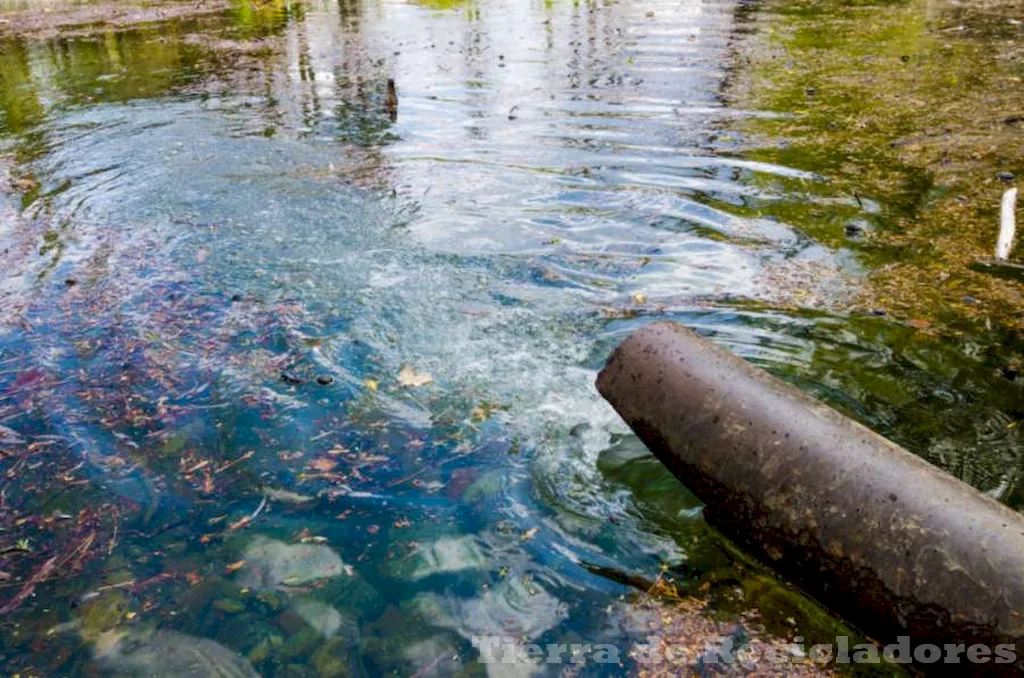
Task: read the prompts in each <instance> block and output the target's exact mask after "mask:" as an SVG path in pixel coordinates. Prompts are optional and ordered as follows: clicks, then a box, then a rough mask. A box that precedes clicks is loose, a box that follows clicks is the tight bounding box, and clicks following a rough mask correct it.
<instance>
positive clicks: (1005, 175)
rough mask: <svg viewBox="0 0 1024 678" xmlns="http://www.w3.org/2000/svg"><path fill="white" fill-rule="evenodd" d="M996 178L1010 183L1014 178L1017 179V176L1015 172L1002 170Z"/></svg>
mask: <svg viewBox="0 0 1024 678" xmlns="http://www.w3.org/2000/svg"><path fill="white" fill-rule="evenodd" d="M996 178H998V179H999V181H1002V182H1003V183H1004V184H1008V183H1010V182H1011V181H1013V180H1014V179H1016V177H1015V176H1014V175H1013V172H1000V173H999V174H997V175H996Z"/></svg>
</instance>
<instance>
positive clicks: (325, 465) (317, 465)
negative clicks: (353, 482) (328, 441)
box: [308, 457, 338, 473]
mask: <svg viewBox="0 0 1024 678" xmlns="http://www.w3.org/2000/svg"><path fill="white" fill-rule="evenodd" d="M308 466H309V468H311V469H313V470H314V471H318V472H320V473H330V472H331V471H333V470H334V469H335V468H336V467H337V466H338V462H336V461H334V460H333V459H328V458H327V457H320V458H319V459H314V460H313V461H311V462H309V464H308Z"/></svg>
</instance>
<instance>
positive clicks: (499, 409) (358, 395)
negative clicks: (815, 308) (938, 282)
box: [0, 0, 1019, 676]
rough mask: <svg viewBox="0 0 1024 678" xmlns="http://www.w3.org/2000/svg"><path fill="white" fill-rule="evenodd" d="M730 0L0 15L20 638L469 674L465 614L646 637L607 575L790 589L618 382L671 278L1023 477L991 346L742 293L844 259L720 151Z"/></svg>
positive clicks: (79, 650) (721, 314)
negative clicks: (101, 17) (143, 21)
mask: <svg viewBox="0 0 1024 678" xmlns="http://www.w3.org/2000/svg"><path fill="white" fill-rule="evenodd" d="M736 12H737V9H736V8H735V7H734V6H733V4H732V3H730V2H727V1H725V0H704V1H695V2H690V3H686V4H683V5H678V4H674V3H667V2H659V1H655V2H650V3H646V4H643V5H633V4H626V3H618V2H611V1H609V2H591V3H572V4H570V3H557V2H555V3H543V4H537V3H534V4H526V5H524V4H521V3H504V2H502V1H501V0H493V1H490V2H473V1H470V2H462V3H447V2H444V3H433V2H431V3H420V4H412V3H400V2H350V1H344V0H343V1H340V2H324V1H321V2H308V3H301V4H300V3H290V2H271V3H261V4H260V5H251V4H250V3H247V2H239V3H236V4H234V5H233V7H232V9H231V10H230V11H227V12H225V13H223V14H222V15H217V16H215V17H209V16H207V17H202V18H194V17H193V18H179V19H176V20H174V21H171V22H167V23H162V24H158V25H153V26H147V27H145V28H133V29H130V30H113V29H112V30H105V31H98V32H90V33H88V34H83V35H80V36H77V37H74V36H73V37H65V38H61V39H56V40H37V39H32V38H22V39H10V38H8V39H5V40H4V43H3V51H2V57H0V68H2V73H0V77H2V78H3V83H2V87H0V100H2V109H0V110H2V116H0V132H2V144H3V148H4V150H5V153H6V155H7V156H9V161H7V162H5V165H4V168H5V171H7V172H8V174H9V175H10V177H9V181H10V182H13V183H14V184H16V185H18V186H20V187H21V188H20V189H19V190H18V191H16V192H14V193H12V194H10V195H5V196H4V198H3V200H4V203H3V205H2V206H0V207H2V209H3V210H4V211H3V214H4V215H5V226H4V228H5V229H6V230H2V231H0V238H3V242H4V246H3V250H2V253H0V263H2V266H3V268H4V270H5V271H7V272H10V274H9V275H8V276H7V277H6V280H5V282H4V283H3V287H2V288H0V294H2V295H3V297H2V298H3V301H4V310H3V315H2V316H0V318H2V320H3V325H2V326H0V426H2V427H3V428H0V447H2V450H3V455H2V457H0V468H2V469H3V472H4V473H5V474H6V475H7V477H8V478H12V479H15V478H16V479H17V480H16V482H15V481H12V482H9V483H8V485H7V486H5V490H4V492H3V494H2V495H0V496H2V497H3V500H4V501H3V503H2V504H0V521H2V523H0V524H2V526H3V528H4V529H5V531H6V532H5V533H4V534H5V535H10V536H11V537H12V538H14V539H25V540H27V543H26V544H25V549H24V550H23V551H18V554H19V555H18V556H17V557H5V558H4V560H3V561H0V562H2V564H0V570H2V571H3V572H4V574H5V575H8V576H9V580H8V581H7V582H6V583H4V584H3V585H4V586H5V588H3V589H0V590H2V591H3V592H4V598H3V599H2V600H3V601H4V602H3V605H5V606H6V607H5V609H7V610H8V611H9V612H10V614H11V616H10V617H9V619H10V620H11V621H10V622H7V623H5V624H4V626H3V633H4V634H5V638H6V640H7V642H5V643H4V644H3V648H4V649H3V650H0V652H2V653H3V659H4V661H5V664H7V665H9V666H11V667H13V668H12V670H19V671H22V672H31V671H35V672H40V671H42V672H44V673H46V672H50V673H52V672H61V673H65V674H71V675H74V674H81V673H85V672H87V671H89V670H92V668H95V666H96V665H97V664H98V665H99V666H100V667H101V668H102V667H103V666H107V667H108V668H109V667H113V669H114V670H128V669H127V668H126V667H129V666H136V667H138V666H145V667H149V666H151V665H152V664H153V663H154V662H159V661H160V659H161V658H162V657H164V656H166V655H167V653H169V652H173V651H174V648H175V647H178V646H179V645H180V643H181V639H180V634H187V635H189V636H201V637H205V638H207V639H208V640H209V641H210V642H215V643H217V644H218V647H219V648H221V649H210V653H209V654H210V656H211V657H212V659H210V661H211V662H212V666H211V667H210V668H209V670H210V671H229V672H230V671H235V672H237V671H238V670H241V669H239V668H238V662H239V657H242V656H244V657H245V659H244V661H245V662H248V663H250V664H251V665H252V666H253V667H255V670H257V671H259V672H260V673H261V674H263V675H319V676H326V675H360V674H365V675H378V674H379V673H380V672H383V671H397V672H399V673H404V674H413V673H416V672H417V671H424V672H428V670H434V669H436V670H438V671H441V672H442V673H444V674H445V675H447V674H455V673H456V672H458V671H459V670H462V669H464V668H465V667H466V666H467V665H474V664H473V662H474V661H475V658H476V650H475V649H474V648H473V646H472V643H471V638H472V636H473V635H478V634H480V633H489V632H493V633H500V632H507V631H513V632H515V633H516V634H519V635H526V636H529V637H530V638H531V639H533V640H536V641H539V642H566V641H567V639H571V640H570V642H575V641H576V640H579V639H583V640H584V641H592V642H599V641H604V642H617V643H621V644H624V646H625V645H628V643H629V642H631V641H633V640H635V636H634V635H630V634H629V633H626V632H624V631H622V630H621V625H619V624H617V622H616V621H615V620H614V619H609V614H610V613H609V610H610V609H611V608H610V607H609V604H610V602H612V601H614V600H615V599H616V598H617V597H618V596H620V595H621V594H623V593H624V592H625V591H627V587H626V585H624V583H623V582H627V583H628V582H630V581H637V578H639V579H640V580H642V579H643V577H644V576H655V575H656V573H657V572H658V571H659V566H660V565H661V564H662V563H668V564H670V565H671V566H672V567H673V572H676V573H677V574H678V577H679V580H680V582H681V583H682V584H684V585H690V584H691V583H692V585H693V586H694V588H695V589H697V590H700V589H699V587H700V586H701V585H702V582H703V581H705V580H707V581H714V582H726V583H727V584H726V583H723V584H721V586H720V587H719V588H721V589H723V590H724V589H726V588H727V587H733V586H734V585H735V584H736V582H740V584H741V585H742V586H744V587H747V588H749V589H750V590H751V591H757V592H760V593H758V594H757V596H754V595H753V594H752V595H751V597H752V598H756V600H755V602H758V601H761V602H764V601H767V602H765V607H766V609H767V613H766V614H767V615H768V616H769V617H770V616H771V615H773V614H775V613H776V612H778V611H780V610H787V612H786V613H785V615H784V616H782V617H780V618H781V619H784V618H785V617H789V616H793V614H795V613H792V612H791V611H790V608H791V607H792V606H793V605H796V604H795V603H793V602H792V601H793V599H794V598H793V595H792V594H788V595H789V597H786V598H785V600H786V601H787V602H785V604H782V603H778V602H777V601H776V599H777V598H780V597H784V596H783V594H780V593H779V591H782V590H784V589H783V587H781V586H780V585H779V584H778V583H777V582H775V583H772V580H770V579H767V580H765V579H764V578H763V575H760V574H757V575H751V574H750V570H749V568H748V565H747V564H743V563H740V565H737V556H736V555H735V554H733V553H731V552H729V551H728V549H727V547H726V546H724V545H723V544H722V543H721V542H720V540H718V539H717V538H716V537H715V536H714V535H711V534H709V533H708V531H707V529H706V527H705V526H704V525H703V523H702V522H701V520H700V515H699V510H697V509H698V508H699V506H698V504H697V502H696V501H695V500H694V499H693V497H692V496H690V495H688V494H687V493H686V492H685V490H683V489H682V488H681V486H679V484H678V483H676V481H674V480H673V479H672V478H671V477H670V476H668V475H667V473H666V472H664V471H663V470H662V469H661V468H660V467H658V466H656V465H654V464H651V462H650V458H649V457H648V456H646V455H644V454H642V451H637V450H636V449H635V448H633V449H632V452H631V451H630V444H631V443H630V441H631V440H632V439H630V438H628V437H623V436H624V433H625V431H624V429H623V427H622V425H621V423H620V422H619V421H618V419H617V417H616V416H615V415H614V413H613V412H611V410H610V409H609V408H608V407H607V405H605V404H604V403H603V402H602V401H601V400H600V399H599V398H598V396H597V394H596V393H595V392H594V389H593V386H592V382H593V378H594V376H595V370H596V369H597V368H598V366H599V365H600V364H601V362H602V360H603V359H604V357H605V356H606V355H607V353H608V351H609V350H610V348H611V347H612V346H613V345H614V343H615V342H616V341H618V340H619V339H620V338H621V337H622V336H624V334H625V333H626V332H628V331H629V330H630V329H631V328H633V327H635V326H637V325H638V324H640V323H642V322H646V321H647V319H648V318H649V317H653V316H658V317H666V316H667V317H672V318H676V319H678V320H680V321H682V322H685V323H686V324H688V325H691V326H695V327H697V328H699V329H701V330H702V331H705V332H706V333H708V334H711V335H713V336H714V337H715V338H716V340H717V341H719V342H721V343H723V344H725V345H728V346H730V347H731V348H733V349H734V350H736V351H737V352H738V353H740V354H741V355H744V356H745V357H748V358H750V359H752V360H755V361H757V362H759V363H761V364H763V365H765V366H767V367H769V368H771V369H773V370H775V371H778V372H780V373H782V374H784V375H785V376H787V377H788V378H790V379H792V380H795V381H799V382H801V383H802V384H803V385H805V386H807V387H809V388H811V389H812V390H815V391H816V392H818V393H819V394H821V395H823V396H824V397H826V398H827V399H829V400H830V401H832V402H835V403H837V404H838V405H840V406H842V407H844V408H846V409H847V411H850V412H851V413H853V414H855V415H856V416H858V417H860V418H862V419H865V420H868V421H869V422H871V423H874V424H875V425H876V426H878V427H879V428H880V429H882V430H883V431H884V432H886V433H889V434H890V435H894V437H897V438H898V439H901V440H902V441H903V442H907V443H908V444H911V445H912V446H914V449H916V450H918V451H920V452H921V453H922V454H925V455H928V456H929V458H932V459H935V460H937V461H938V462H940V463H945V464H947V465H948V466H950V467H951V468H956V467H957V464H958V463H960V464H961V465H962V466H963V468H964V469H965V471H964V475H969V472H968V470H969V469H984V471H983V472H982V471H979V474H978V475H977V476H971V479H972V480H976V481H977V482H978V483H979V485H981V486H983V487H985V489H989V490H991V491H993V492H994V493H997V494H1000V495H1001V496H1008V495H1010V494H1011V493H1012V492H1014V491H1015V490H1013V488H1014V487H1016V484H1015V477H1016V476H1015V473H1016V472H1013V473H1007V472H1006V471H1005V465H1004V462H1005V460H1006V459H1011V460H1016V459H1018V458H1019V455H1018V454H1017V453H1016V445H1017V444H1018V443H1017V441H1016V436H1015V434H1014V433H1012V432H1010V431H1011V429H1010V428H1009V427H1007V426H1005V424H1007V423H1008V419H1007V417H1012V416H1015V415H1010V414H1008V413H1001V412H999V411H998V410H996V409H994V408H993V407H992V403H993V402H998V398H1000V397H1001V396H1002V393H1001V392H998V393H997V392H994V390H993V389H992V388H991V386H990V385H989V382H988V381H987V380H986V379H984V378H983V375H984V374H985V369H986V365H985V362H984V359H983V358H980V357H979V356H976V355H971V354H965V353H963V352H962V351H961V350H960V347H959V346H957V345H955V344H953V343H946V344H939V343H938V342H930V343H924V342H923V340H920V339H916V338H914V337H913V336H910V335H907V334H904V335H903V336H894V335H896V334H898V333H899V332H900V330H901V329H904V330H905V329H906V328H898V329H893V328H892V327H891V326H890V324H888V323H886V322H885V321H884V320H879V319H868V320H864V321H863V322H862V321H859V320H856V319H853V320H851V319H840V318H836V317H834V316H830V315H827V314H817V315H815V314H805V313H793V312H788V313H787V312H783V311H779V310H772V309H770V308H767V309H766V308H763V307H761V306H758V305H756V304H752V303H751V301H752V300H753V301H757V300H771V301H775V302H777V301H779V300H780V299H783V300H785V301H786V302H787V303H793V302H794V300H800V299H807V298H808V296H809V295H814V296H816V298H817V299H818V300H819V302H820V303H821V304H823V305H826V306H827V305H828V303H829V302H830V300H831V299H833V298H834V295H835V294H837V293H838V291H839V290H841V289H842V284H843V282H844V280H845V278H844V276H845V275H846V274H847V273H848V272H849V271H850V269H851V268H852V267H853V265H852V264H850V263H849V262H850V259H849V258H848V257H847V256H846V255H844V253H842V252H839V251H836V250H833V249H829V248H826V247H823V246H821V245H820V244H818V243H816V242H814V241H813V240H811V239H810V238H809V237H808V236H807V235H806V234H805V233H803V232H802V231H800V230H798V229H795V228H793V227H792V226H791V225H789V224H787V223H785V222H784V221H783V220H780V219H778V218H771V219H769V218H766V217H764V216H763V215H762V214H761V210H762V208H763V207H765V206H766V205H771V204H776V203H777V202H779V201H785V200H801V201H807V202H812V203H814V204H816V205H817V206H819V207H820V209H822V210H826V211H828V210H848V209H850V205H849V201H848V200H846V199H845V198H844V197H843V196H833V195H830V194H829V191H828V188H827V186H826V185H824V182H822V180H821V179H822V177H819V176H816V175H813V174H810V173H805V172H801V171H799V170H796V169H792V168H787V167H783V166H778V165H773V164H770V163H765V162H754V161H751V160H749V159H747V158H744V157H742V155H738V154H735V153H733V149H734V148H735V142H734V141H732V140H731V139H730V136H729V135H730V134H734V132H730V125H731V124H733V123H734V122H735V120H737V119H739V118H742V117H744V116H751V115H759V113H757V112H750V111H737V110H730V109H728V108H727V107H726V106H725V105H724V104H723V103H722V102H721V100H720V98H719V95H718V90H719V86H720V83H721V80H722V79H723V78H724V77H725V75H726V70H727V68H728V66H729V54H730V52H729V50H730V40H731V39H732V36H733V33H734V30H735V22H736V18H735V17H736ZM389 79H394V81H395V83H396V89H397V96H398V111H397V116H396V115H393V112H394V111H393V106H392V105H391V104H390V103H389V101H388V86H387V83H388V80H389ZM19 182H21V183H19ZM22 189H24V190H22ZM864 204H867V205H868V207H867V208H865V209H868V208H870V201H869V200H866V201H864ZM786 267H795V268H797V269H799V270H801V271H804V272H805V275H804V277H802V278H801V277H796V278H794V277H792V276H789V275H788V274H785V273H783V274H779V271H780V270H782V271H783V272H785V271H787V270H791V269H790V268H786ZM807 272H810V273H807ZM766 280H773V281H775V282H776V283H777V284H773V285H767V284H766V283H765V281H766ZM794 280H796V281H797V283H798V284H796V285H794V284H793V281H794ZM787 282H788V283H790V287H796V289H789V288H788V287H787ZM740 299H742V300H744V301H739V300H740ZM938 366H946V367H947V368H948V369H944V370H940V369H938ZM406 370H408V371H406ZM403 374H404V375H406V376H402V375H403ZM410 374H411V375H413V377H409V376H408V375H410ZM968 401H969V402H973V403H976V406H977V408H978V413H977V417H976V421H977V422H979V425H978V427H977V428H972V427H959V428H957V427H953V426H945V425H943V426H939V427H934V426H933V427H932V428H930V429H928V428H927V427H925V426H923V424H924V423H925V422H931V421H934V411H935V409H936V408H937V407H938V408H940V411H950V412H953V411H957V410H956V407H957V406H959V405H962V404H963V403H964V402H968ZM943 407H945V408H947V409H946V410H942V408H943ZM972 436H976V437H977V439H976V440H975V439H973V438H972ZM967 439H971V442H973V444H974V445H975V449H977V450H978V454H979V455H981V454H984V455H986V456H985V459H986V460H988V461H986V463H985V464H979V463H976V462H972V463H970V464H962V462H961V461H959V460H963V459H964V458H965V457H966V455H964V454H962V453H961V454H954V452H953V450H962V449H963V443H964V442H965V440H967ZM992 443H998V445H992ZM992 449H995V450H996V452H995V453H992V452H991V450H992ZM990 454H993V455H994V456H991V457H989V456H987V455H990ZM989 462H991V463H989ZM998 469H1004V470H1003V471H1002V473H1001V474H1000V473H999V472H998ZM652 488H658V489H659V490H660V491H659V492H653V491H651V490H652ZM740 560H742V559H740ZM744 568H748V569H744ZM58 572H59V575H60V576H56V575H57V573H58ZM40 573H42V574H40ZM610 573H620V575H621V576H620V575H615V576H611V575H610ZM709 578H710V579H709ZM765 581H767V582H769V584H765V583H764V582H765ZM716 590H717V589H716ZM758 596H760V597H759V598H758ZM772 601H776V602H772ZM82 603H89V604H88V605H84V606H83V605H82ZM796 607H799V605H796ZM799 619H800V624H802V625H803V626H801V627H800V630H801V632H804V633H805V635H806V636H808V637H810V636H812V635H813V634H814V633H818V634H821V633H826V632H827V631H828V630H829V629H831V628H833V625H835V624H836V623H837V622H835V620H828V619H827V618H826V619H824V620H823V619H822V618H820V617H815V616H814V615H813V614H810V613H808V614H803V615H801V616H799ZM776 621H778V620H776ZM55 627H56V628H59V629H62V631H61V632H57V633H50V631H51V629H53V628H55ZM155 629H160V630H159V631H156V630H155ZM614 629H618V630H614ZM790 630H791V629H787V631H790ZM111 632H114V633H116V634H122V635H115V636H110V635H104V634H109V633H111ZM124 634H127V635H124ZM449 657H451V659H449ZM147 662H148V663H147ZM474 666H475V665H474ZM478 668H479V667H478ZM588 670H592V672H593V673H595V674H600V673H601V672H602V667H589V669H588ZM618 671H621V669H619V668H618V667H615V671H612V673H617V672H618ZM605 672H607V671H605ZM211 675H212V674H211Z"/></svg>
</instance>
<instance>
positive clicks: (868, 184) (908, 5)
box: [730, 0, 1024, 324]
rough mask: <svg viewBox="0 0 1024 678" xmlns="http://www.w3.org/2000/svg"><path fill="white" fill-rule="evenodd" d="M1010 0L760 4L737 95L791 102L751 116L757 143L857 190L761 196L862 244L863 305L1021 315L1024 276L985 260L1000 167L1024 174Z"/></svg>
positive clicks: (1020, 67)
mask: <svg viewBox="0 0 1024 678" xmlns="http://www.w3.org/2000/svg"><path fill="white" fill-rule="evenodd" d="M972 5H973V3H972ZM1011 5H1012V3H1010V2H1001V1H994V2H985V3H981V4H980V5H978V6H977V7H975V8H974V9H973V10H971V11H967V10H965V9H964V8H962V7H959V6H957V5H956V4H954V3H952V2H949V1H948V0H940V1H939V2H931V1H926V0H911V1H909V2H895V3H885V4H870V5H865V4H862V3H857V2H847V1H843V0H800V1H798V2H782V1H781V0H776V1H774V2H771V3H769V5H768V6H767V11H766V12H764V13H762V14H761V15H760V18H759V19H758V21H759V22H760V25H759V29H760V30H759V31H758V32H757V33H756V35H755V36H754V37H753V38H752V39H751V40H749V41H748V43H747V57H748V58H749V63H750V66H749V68H748V69H744V70H741V71H740V72H739V73H738V74H737V76H736V79H735V80H734V82H733V84H732V87H731V90H730V92H731V97H732V99H733V103H734V104H735V105H737V106H739V107H742V108H756V109H762V110H769V111H776V112H779V113H784V114H786V115H783V116H778V117H773V118H755V119H751V120H749V121H747V122H745V123H743V124H744V127H745V128H744V131H745V132H746V133H747V134H748V135H751V136H752V138H753V139H754V142H753V145H754V146H755V147H754V148H752V149H750V151H749V155H750V156H751V157H753V158H755V159H758V160H762V161H766V162H773V163H778V164H782V165H787V166H790V167H797V168H800V169H805V170H809V171H812V172H815V173H817V174H819V175H821V176H823V177H827V178H828V184H827V190H828V191H829V192H831V194H832V195H836V194H838V195H841V196H846V197H847V200H846V202H845V204H844V205H841V206H839V207H837V206H836V205H835V204H834V203H833V204H829V205H828V206H827V209H825V208H823V207H822V204H821V203H820V202H816V201H813V200H811V201H797V200H780V201H778V202H777V203H775V204H772V205H767V206H765V208H764V209H763V210H762V211H763V212H764V213H766V214H767V215H768V216H772V217H775V218H778V219H780V220H784V221H786V222H788V223H791V224H793V225H795V226H797V227H799V228H801V229H803V230H804V231H805V232H806V233H808V234H809V235H811V236H812V237H814V238H815V239H817V240H819V241H821V242H823V243H825V244H828V245H830V246H840V245H841V246H846V247H852V248H853V249H856V250H857V251H859V252H860V254H861V258H862V260H863V261H864V262H865V263H866V264H867V266H868V267H869V269H870V271H871V272H870V275H869V276H868V278H867V281H868V284H867V285H866V286H865V289H864V291H863V293H862V295H861V296H860V297H859V299H857V300H856V302H855V304H854V305H855V306H859V307H863V308H883V309H886V310H887V311H889V312H890V313H891V314H894V315H896V316H898V317H905V318H918V319H925V320H926V321H928V322H929V323H931V324H934V323H950V322H956V321H959V320H962V319H964V318H975V319H981V318H988V317H992V318H994V319H998V320H1000V321H1002V322H1004V323H1011V324H1012V323H1016V322H1017V320H1016V318H1015V317H1014V311H1015V309H1016V308H1017V307H1018V306H1019V304H1020V303H1021V302H1022V301H1024V299H1022V296H1021V292H1022V287H1021V285H1020V282H1019V281H1016V280H1008V279H1006V278H1001V277H999V276H997V275H993V274H992V273H991V271H989V270H985V269H983V268H979V267H977V266H975V264H976V262H978V261H983V260H985V259H987V258H989V257H991V255H992V249H993V247H994V244H995V236H996V231H997V228H998V220H999V215H998V211H999V200H1000V196H1001V194H1002V192H1003V190H1004V189H1005V185H1004V184H1002V183H1001V182H1000V181H998V180H997V178H996V175H997V173H998V172H1000V171H1010V172H1015V173H1018V174H1019V173H1020V170H1021V169H1022V168H1021V166H1020V165H1021V163H1022V160H1021V158H1024V137H1022V136H1021V134H1020V130H1019V129H1017V128H1016V127H1015V125H1014V123H1013V121H1014V120H1016V117H1015V116H1019V115H1020V114H1021V111H1020V105H1019V97H1018V96H1017V93H1018V92H1019V91H1020V86H1021V80H1022V77H1024V60H1022V54H1021V50H1020V49H1019V47H1018V46H1017V45H1019V41H1018V42H1015V41H1013V40H1011V39H1009V36H1006V35H1003V34H1004V33H1006V31H1007V30H1008V28H1010V29H1012V27H1013V24H1012V23H1010V22H1007V21H1005V17H1004V15H1005V16H1010V12H1011V10H1012V6H1011ZM979 8H980V9H979ZM1019 33H1020V31H1019V30H1017V34H1018V35H1017V37H1019ZM1007 121H1009V122H1007ZM807 190H808V191H813V190H815V189H813V188H809V189H807ZM804 192H805V193H806V192H807V191H804ZM854 217H860V218H863V219H865V220H866V222H867V224H868V225H869V226H870V227H871V228H870V230H869V231H868V232H867V233H866V234H865V235H864V237H863V238H861V239H860V240H859V241H858V242H851V241H850V240H849V239H848V238H845V237H844V233H843V228H844V224H845V223H846V222H847V220H848V219H851V218H854ZM965 298H967V299H968V300H969V301H968V302H965V301H964V300H965Z"/></svg>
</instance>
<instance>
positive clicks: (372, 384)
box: [363, 379, 380, 391]
mask: <svg viewBox="0 0 1024 678" xmlns="http://www.w3.org/2000/svg"><path fill="white" fill-rule="evenodd" d="M363 383H364V384H366V388H368V389H370V390H371V391H376V390H377V387H378V386H380V384H378V383H377V380H376V379H367V380H366V381H364V382H363Z"/></svg>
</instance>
